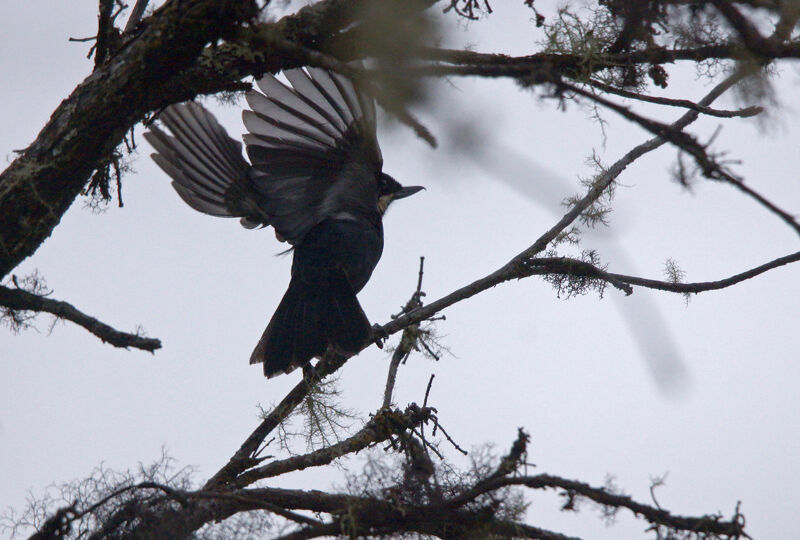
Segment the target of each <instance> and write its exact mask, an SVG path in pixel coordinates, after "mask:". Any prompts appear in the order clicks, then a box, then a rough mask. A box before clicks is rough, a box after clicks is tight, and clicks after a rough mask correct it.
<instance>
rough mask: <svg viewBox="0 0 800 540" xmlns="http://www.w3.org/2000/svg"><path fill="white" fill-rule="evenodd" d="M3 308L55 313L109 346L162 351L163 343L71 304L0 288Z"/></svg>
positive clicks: (17, 290) (21, 291)
mask: <svg viewBox="0 0 800 540" xmlns="http://www.w3.org/2000/svg"><path fill="white" fill-rule="evenodd" d="M0 306H3V307H6V308H8V309H12V310H23V311H36V312H44V313H51V314H53V315H55V316H56V317H58V318H60V319H65V320H68V321H71V322H73V323H75V324H77V325H79V326H82V327H84V328H85V329H87V330H88V331H89V332H91V333H92V334H94V335H95V336H97V337H99V338H100V339H101V340H102V341H103V342H105V343H109V344H111V345H113V346H114V347H120V348H123V349H127V348H128V347H134V348H136V349H142V350H143V351H150V352H153V351H155V350H156V349H160V348H161V340H158V339H155V338H148V337H144V336H140V335H137V334H129V333H127V332H120V331H119V330H116V329H114V328H112V327H111V326H109V325H107V324H105V323H103V322H100V321H98V320H97V319H95V318H94V317H91V316H89V315H87V314H85V313H83V312H82V311H80V310H78V309H77V308H76V307H75V306H73V305H72V304H70V303H68V302H64V301H61V300H53V299H52V298H45V297H44V296H39V295H38V294H33V293H30V292H28V291H24V290H22V289H9V288H8V287H5V286H3V285H0Z"/></svg>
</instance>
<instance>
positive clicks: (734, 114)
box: [588, 79, 764, 118]
mask: <svg viewBox="0 0 800 540" xmlns="http://www.w3.org/2000/svg"><path fill="white" fill-rule="evenodd" d="M588 84H589V85H590V86H592V87H594V88H597V89H598V90H602V91H603V92H608V93H609V94H616V95H618V96H621V97H625V98H628V99H635V100H637V101H644V102H647V103H655V104H656V105H666V106H669V107H683V108H684V109H691V110H693V111H697V112H699V113H701V114H706V115H708V116H716V117H718V118H750V117H752V116H756V115H758V114H761V113H762V112H764V107H758V106H753V107H745V108H744V109H737V110H733V111H726V110H720V109H713V108H711V107H703V106H701V105H698V104H697V103H695V102H694V101H691V100H688V99H672V98H665V97H658V96H648V95H646V94H639V93H637V92H631V91H629V90H625V89H622V88H617V87H615V86H611V85H610V84H605V83H603V82H600V81H597V80H594V79H591V80H590V81H589V82H588Z"/></svg>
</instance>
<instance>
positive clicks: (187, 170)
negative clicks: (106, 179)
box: [145, 68, 422, 377]
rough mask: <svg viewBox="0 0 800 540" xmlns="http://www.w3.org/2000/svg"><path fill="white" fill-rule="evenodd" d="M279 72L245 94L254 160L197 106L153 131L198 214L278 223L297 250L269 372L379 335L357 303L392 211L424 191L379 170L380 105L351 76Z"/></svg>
mask: <svg viewBox="0 0 800 540" xmlns="http://www.w3.org/2000/svg"><path fill="white" fill-rule="evenodd" d="M284 75H285V76H286V79H287V80H288V81H289V83H290V84H291V86H288V85H285V84H283V83H282V82H280V81H279V80H278V79H276V78H275V77H273V76H272V75H267V76H265V77H264V78H263V79H261V80H260V81H258V87H259V88H260V89H261V91H262V92H263V94H262V93H261V92H258V91H256V90H253V91H251V92H248V94H247V102H248V104H249V105H250V109H251V110H245V111H244V112H243V113H242V117H243V119H244V124H245V127H246V128H247V130H248V131H249V133H248V134H246V135H245V136H244V142H245V145H246V147H247V155H248V157H249V158H250V163H248V162H247V161H245V159H244V158H243V157H242V145H241V143H239V142H237V141H235V140H233V139H232V138H231V137H230V136H228V134H227V132H226V131H225V129H223V128H222V127H221V126H220V125H219V123H218V122H217V120H216V119H215V118H214V116H213V115H212V114H211V113H209V112H208V111H207V110H206V109H204V108H203V107H202V106H201V105H198V104H197V103H186V104H180V105H172V106H170V107H168V108H167V109H165V110H164V111H163V112H162V113H161V114H160V115H159V119H160V120H161V122H162V123H163V124H164V126H166V127H167V128H168V129H169V131H170V132H171V134H172V135H168V134H167V133H165V132H164V131H162V130H161V129H159V128H158V127H156V126H151V127H150V131H149V132H148V133H145V138H146V139H147V141H148V142H149V143H150V144H151V145H152V146H153V148H155V150H156V151H157V153H155V154H153V155H152V157H153V160H154V161H155V162H156V163H157V164H158V165H159V167H161V168H162V169H163V170H164V172H166V173H167V174H168V175H169V176H170V177H172V180H173V181H172V186H173V187H174V188H175V191H177V192H178V195H180V196H181V198H182V199H183V200H184V201H185V202H186V203H187V204H188V205H189V206H191V207H192V208H194V209H195V210H197V211H199V212H203V213H205V214H210V215H212V216H220V217H239V218H241V223H242V225H243V226H244V227H246V228H255V227H258V226H268V225H271V226H272V227H273V228H274V229H275V235H276V236H277V238H278V239H279V240H281V241H286V242H288V243H289V244H291V245H292V248H291V249H292V250H293V252H294V259H293V261H292V279H291V281H290V282H289V288H288V289H287V291H286V293H285V294H284V296H283V299H282V300H281V303H280V304H279V305H278V309H277V310H276V311H275V314H274V315H273V316H272V319H271V320H270V322H269V325H268V326H267V329H266V330H264V334H263V335H262V336H261V339H260V340H259V342H258V344H257V345H256V347H255V350H254V351H253V354H252V355H251V357H250V363H251V364H256V363H259V362H263V364H264V374H265V375H266V376H267V377H272V376H274V375H278V374H280V373H282V372H284V373H288V372H290V371H292V370H293V369H295V368H296V367H298V366H305V365H306V364H308V362H309V361H310V360H311V359H312V358H314V357H319V356H321V355H322V354H324V353H325V351H326V350H327V349H328V347H332V348H333V349H334V350H336V351H339V352H342V353H355V352H357V351H358V350H360V348H361V347H362V346H363V345H364V344H365V343H366V342H367V341H368V340H369V339H370V337H371V335H372V329H371V326H370V324H369V320H368V319H367V316H366V315H365V314H364V310H363V309H362V308H361V305H360V304H359V303H358V299H357V298H356V293H358V292H359V291H360V290H361V289H362V288H363V287H364V285H366V283H367V281H369V278H370V276H371V275H372V271H373V270H374V269H375V265H377V264H378V260H379V259H380V258H381V253H382V252H383V224H382V218H383V214H384V212H385V211H386V208H387V207H388V205H389V204H390V203H391V202H392V201H393V200H396V199H401V198H403V197H407V196H409V195H412V194H414V193H416V192H417V191H419V190H421V189H422V187H419V186H411V187H403V186H401V185H400V184H399V183H398V182H397V181H396V180H395V179H394V178H392V177H391V176H389V175H388V174H385V173H383V172H382V170H381V169H382V167H383V158H382V157H381V151H380V147H379V146H378V139H377V136H376V133H375V103H374V101H373V100H372V98H370V97H368V96H366V95H364V94H363V93H362V92H361V91H359V90H358V89H357V88H356V87H354V85H353V84H352V83H351V82H350V80H348V79H346V78H345V77H342V76H340V75H337V74H335V73H330V72H327V71H324V70H321V69H316V68H306V69H292V70H287V71H285V72H284Z"/></svg>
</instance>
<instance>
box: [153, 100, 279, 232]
mask: <svg viewBox="0 0 800 540" xmlns="http://www.w3.org/2000/svg"><path fill="white" fill-rule="evenodd" d="M158 118H159V120H161V122H162V123H163V124H164V125H165V126H166V127H167V128H168V129H169V131H170V133H172V135H168V134H167V133H166V132H164V131H162V130H161V129H159V128H158V127H157V126H155V125H153V126H150V128H149V131H148V132H146V133H145V134H144V137H145V138H146V139H147V142H149V143H150V144H151V145H152V146H153V148H155V150H156V152H157V153H155V154H153V155H152V158H153V161H155V162H156V164H157V165H158V166H159V167H161V168H162V169H163V170H164V172H166V173H167V174H168V175H169V176H170V177H172V186H173V187H174V188H175V191H177V192H178V195H180V196H181V198H182V199H183V200H184V201H185V202H186V203H187V204H188V205H189V206H191V207H192V208H194V209H195V210H197V211H199V212H203V213H205V214H210V215H212V216H220V217H241V218H243V219H242V223H243V224H245V225H246V224H248V223H253V222H261V221H263V220H264V219H265V218H264V216H263V215H262V213H261V211H260V209H259V207H258V205H257V204H256V203H257V196H256V194H255V193H254V192H253V191H252V189H251V187H250V185H249V179H248V174H247V171H248V170H249V169H250V165H249V164H248V163H247V161H245V160H244V158H243V157H242V144H241V143H240V142H237V141H235V140H233V139H232V138H231V137H229V136H228V134H227V132H226V131H225V129H224V128H223V127H222V126H220V125H219V123H218V122H217V120H216V119H215V118H214V116H213V115H212V114H211V113H210V112H208V111H207V110H206V109H205V108H204V107H203V106H202V105H199V104H197V103H191V102H190V103H184V104H178V105H172V106H170V107H167V108H166V109H165V110H164V111H162V112H161V114H160V115H159V116H158Z"/></svg>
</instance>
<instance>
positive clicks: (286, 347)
mask: <svg viewBox="0 0 800 540" xmlns="http://www.w3.org/2000/svg"><path fill="white" fill-rule="evenodd" d="M342 279H343V280H344V282H343V283H336V282H332V283H330V284H329V286H327V287H324V288H322V287H314V288H312V287H309V286H308V285H306V284H304V283H303V282H301V281H300V280H298V279H293V280H292V281H291V283H290V284H289V289H288V290H287V291H286V294H284V296H283V299H282V300H281V303H280V304H279V305H278V309H277V310H275V314H274V315H273V316H272V319H271V320H270V322H269V325H267V328H266V330H264V334H263V335H262V336H261V339H260V340H259V342H258V344H257V345H256V347H255V349H254V350H253V354H252V355H251V356H250V363H251V364H256V363H260V362H263V363H264V375H266V376H267V377H274V376H275V375H279V374H281V373H289V372H290V371H292V370H294V369H295V368H297V367H300V366H302V365H305V364H307V363H308V362H309V361H310V360H311V359H312V358H315V357H320V356H322V355H323V354H324V353H325V351H326V350H327V349H328V347H329V346H331V347H333V348H334V349H335V350H337V351H339V352H342V353H354V352H357V351H358V350H359V349H360V348H361V346H362V345H364V343H365V342H366V341H367V340H368V339H369V336H370V331H371V327H370V324H369V320H368V319H367V316H366V315H365V314H364V310H363V309H362V308H361V305H360V304H359V303H358V299H357V298H356V295H355V293H354V292H353V289H352V287H350V285H349V283H347V281H346V279H345V278H344V277H342Z"/></svg>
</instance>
